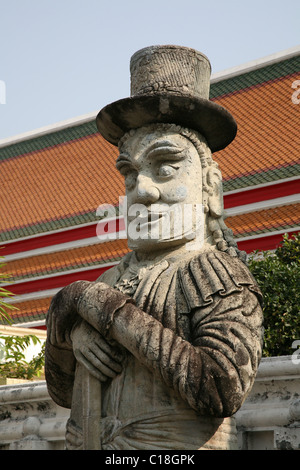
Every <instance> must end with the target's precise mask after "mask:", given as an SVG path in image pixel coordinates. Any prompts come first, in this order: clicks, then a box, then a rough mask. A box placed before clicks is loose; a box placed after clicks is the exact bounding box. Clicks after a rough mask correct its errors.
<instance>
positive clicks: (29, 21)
mask: <svg viewBox="0 0 300 470" xmlns="http://www.w3.org/2000/svg"><path fill="white" fill-rule="evenodd" d="M0 14H1V26H0V55H1V60H0V87H1V86H2V99H1V93H0V139H4V138H7V137H11V136H14V135H17V134H20V133H23V132H27V131H31V130H35V129H38V128H40V127H43V126H48V125H52V124H55V123H56V122H60V121H63V120H66V119H71V118H75V117H77V116H81V115H84V114H87V113H91V112H94V111H97V110H100V109H101V108H102V107H103V106H105V105H106V104H108V103H110V102H112V101H115V100H117V99H120V98H124V97H127V96H129V86H130V76H129V61H130V57H131V55H132V54H133V53H134V52H135V51H137V50H138V49H140V48H142V47H145V46H149V45H154V44H177V45H182V46H188V47H193V48H195V49H198V50H200V51H201V52H203V53H204V54H206V55H207V56H208V57H209V59H210V61H211V63H212V69H213V73H215V72H219V71H222V70H225V69H227V68H230V67H234V66H237V65H242V64H244V63H246V62H249V61H252V60H256V59H260V58H262V57H265V56H267V55H270V54H274V53H277V52H280V51H284V50H286V49H289V48H291V47H294V46H297V45H299V44H300V27H299V18H300V2H299V0H288V1H282V0H252V1H251V2H250V1H244V0H223V1H222V0H211V1H209V2H208V1H207V0H206V1H202V0H181V1H179V0H151V1H147V2H146V1H144V0H105V1H104V0H9V1H8V0H0ZM3 84H5V103H3V101H4V100H3V90H4V86H3ZM0 92H1V88H0Z"/></svg>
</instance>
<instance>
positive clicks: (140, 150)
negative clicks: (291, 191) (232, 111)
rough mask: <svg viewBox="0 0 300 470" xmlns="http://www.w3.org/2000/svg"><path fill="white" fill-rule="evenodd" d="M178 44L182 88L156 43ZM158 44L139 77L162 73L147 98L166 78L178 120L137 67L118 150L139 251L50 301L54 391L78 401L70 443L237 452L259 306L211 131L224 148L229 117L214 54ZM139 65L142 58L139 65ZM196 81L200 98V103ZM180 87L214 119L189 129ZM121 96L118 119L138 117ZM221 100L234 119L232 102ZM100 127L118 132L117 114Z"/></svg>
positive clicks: (193, 122)
mask: <svg viewBox="0 0 300 470" xmlns="http://www.w3.org/2000/svg"><path fill="white" fill-rule="evenodd" d="M170 49H171V52H172V54H171V55H172V60H171V62H170V63H172V67H173V68H172V74H171V75H172V76H171V78H170V77H169V79H168V80H171V81H172V87H171V88H172V89H171V90H169V91H168V92H166V91H165V88H166V82H165V81H163V84H162V85H161V80H160V79H161V69H160V67H157V64H156V61H157V60H158V59H157V57H158V56H157V54H166V53H167V54H168V60H169V61H170V55H169V54H170ZM147 54H148V55H147V57H146V59H145V52H144V53H143V54H140V55H139V59H138V60H139V61H141V60H142V61H145V60H146V62H143V63H144V65H145V67H146V68H147V67H148V68H149V67H150V68H151V74H150V73H149V77H150V78H149V77H148V75H147V74H146V72H145V70H144V72H143V73H142V74H141V76H142V75H145V85H147V86H148V85H149V83H150V82H151V90H148V91H147V95H146V96H147V97H148V98H149V96H150V95H151V97H153V96H155V97H156V98H157V97H158V96H160V98H161V95H160V92H161V90H160V88H161V87H163V88H164V99H167V100H168V103H169V104H170V106H169V104H168V106H167V107H166V108H164V109H165V116H167V117H168V119H173V121H171V124H169V123H162V121H161V120H160V119H158V118H157V117H156V119H155V120H154V122H153V123H151V124H148V117H149V115H148V117H147V112H148V111H149V110H148V111H147V109H146V107H145V101H144V99H141V100H140V98H142V97H143V96H145V89H143V91H142V92H141V87H142V78H141V77H139V78H136V83H135V84H134V89H135V92H136V93H137V96H138V97H139V101H138V102H139V109H137V108H136V107H132V106H131V104H130V103H132V102H131V101H127V108H128V112H130V113H131V115H133V114H134V115H135V119H137V118H138V119H139V122H140V125H139V126H137V127H138V128H136V129H133V128H132V129H130V130H129V131H128V132H127V133H124V132H122V138H121V139H119V141H118V145H119V150H120V155H119V157H118V160H117V168H118V170H119V171H120V172H121V174H122V175H123V176H124V179H125V186H126V197H127V214H128V226H127V233H128V244H129V247H130V248H131V249H132V252H131V253H129V254H128V255H127V256H126V257H125V258H124V259H123V260H122V261H121V262H120V264H119V266H116V267H114V268H113V269H111V270H109V271H107V272H106V273H104V274H103V275H102V276H101V277H100V278H99V279H98V280H97V281H96V282H93V283H90V282H86V281H79V282H76V283H74V284H71V285H70V286H67V287H65V288H64V289H62V291H61V292H59V293H58V294H57V295H56V296H55V297H54V298H53V300H52V303H51V307H50V310H49V314H48V318H47V328H48V339H47V347H46V379H47V384H48V389H49V393H50V395H51V397H52V398H53V400H55V402H56V403H58V404H59V405H61V406H66V407H70V408H71V415H70V419H69V421H68V425H67V448H69V449H79V448H83V449H85V448H97V447H100V445H101V447H102V449H107V450H113V449H175V450H176V449H180V450H185V449H186V450H187V449H235V448H237V439H236V429H235V423H234V420H233V419H232V418H231V416H233V415H234V414H235V413H236V412H237V410H238V409H239V408H240V407H241V405H242V403H243V402H244V400H245V399H246V397H247V395H248V394H249V392H250V390H251V387H252V385H253V383H254V379H255V375H256V371H257V368H258V365H259V361H260V357H261V348H262V310H261V305H260V304H261V294H260V291H259V289H258V287H257V285H256V283H255V280H254V279H253V278H252V276H251V274H250V272H249V271H248V268H247V267H246V265H245V263H244V261H245V255H244V254H243V253H241V252H240V251H239V250H238V249H237V246H236V244H235V242H234V240H233V238H232V233H231V231H230V230H228V229H227V227H226V225H225V222H224V218H223V196H222V177H221V173H220V170H219V168H218V165H217V164H216V163H215V162H214V160H213V158H212V152H211V148H214V145H212V143H211V142H207V140H210V139H211V136H212V134H211V131H212V130H213V132H214V135H215V137H214V139H216V135H218V136H219V139H221V141H222V142H223V144H224V145H225V142H226V138H225V137H224V127H223V126H220V125H219V124H218V120H216V121H215V122H212V121H211V118H212V116H213V113H212V111H211V110H212V107H211V104H210V102H208V100H207V93H206V92H205V93H206V94H205V93H204V91H203V90H205V89H206V90H207V86H208V85H209V83H207V82H208V75H207V70H206V69H207V59H205V60H204V59H203V56H202V55H201V54H199V55H197V54H195V53H194V54H192V56H193V60H194V59H195V61H196V62H195V63H194V62H193V64H190V62H189V61H190V60H191V50H190V49H186V50H185V48H179V49H176V48H175V47H171V48H170V46H167V48H166V49H165V50H164V48H159V51H158V50H157V49H155V54H153V50H152V52H151V51H150V53H149V51H147ZM178 54H179V55H178ZM182 54H183V55H185V60H187V61H188V66H187V68H186V70H188V69H189V67H191V69H194V67H195V64H196V68H197V67H199V69H197V70H198V71H197V73H196V74H195V76H194V77H191V76H190V75H191V74H192V72H191V71H189V73H188V75H189V77H190V79H191V81H190V82H188V81H187V86H186V87H182V83H181V82H180V83H179V78H176V77H179V76H181V75H180V74H179V75H178V74H177V75H176V73H175V74H174V72H175V71H176V67H177V72H179V71H180V70H181V69H180V67H181V65H182ZM178 58H180V60H178ZM199 58H200V60H199ZM135 60H137V57H136V58H135ZM201 63H202V65H203V64H204V66H205V68H206V69H205V71H204V73H203V74H202V75H201V73H199V70H201ZM141 68H143V67H142V65H141V63H140V66H139V67H136V66H134V67H133V74H134V73H137V72H136V70H139V71H140V70H141ZM155 75H156V77H155ZM203 77H206V78H203ZM155 78H157V80H158V81H157V83H158V86H157V87H156V86H154V85H153V83H156V81H155ZM153 80H154V81H153ZM197 80H198V82H197ZM203 80H204V81H206V83H203ZM133 82H134V80H133ZM176 83H177V85H178V88H177V90H175V91H174V87H175V88H176ZM190 83H193V86H192V88H190ZM195 87H198V89H197V90H198V92H199V93H200V94H202V96H203V98H201V106H200V104H199V99H200V98H199V93H198V94H197V93H196V92H195V90H194V92H193V89H194V88H195ZM146 88H147V87H146ZM183 88H184V89H183ZM137 89H139V91H140V92H141V93H139V92H138V91H137ZM178 96H179V97H180V98H184V100H183V101H184V102H185V103H187V102H188V103H189V106H190V107H191V109H192V108H193V107H195V106H196V104H197V103H198V104H197V106H196V107H197V113H198V114H197V113H196V114H197V116H198V115H199V112H200V109H201V112H202V115H203V116H207V120H206V121H205V119H203V120H202V123H201V125H202V128H201V129H202V130H203V133H199V126H198V124H199V121H197V119H196V115H195V114H194V113H191V114H190V115H189V124H190V126H189V128H187V127H183V126H182V124H183V122H185V121H184V120H182V119H179V114H178V110H177V114H176V113H174V112H173V111H170V112H169V111H168V110H169V109H171V108H172V106H171V103H172V104H173V105H174V103H176V106H177V104H178V103H179V101H178ZM146 101H147V100H146ZM183 101H182V103H183ZM136 102H137V101H136ZM136 102H135V103H136ZM165 103H166V102H165ZM198 105H199V106H198ZM122 106H123V108H122V109H123V115H121V117H120V119H121V118H122V116H123V119H125V120H126V119H127V120H128V114H126V111H125V108H124V103H123V105H122ZM117 108H118V106H117ZM118 109H119V108H118ZM119 111H120V109H119ZM215 111H216V113H217V114H219V116H223V117H222V119H223V118H224V112H223V111H222V110H220V109H217V110H216V109H215V108H214V112H215ZM100 114H101V113H100ZM150 114H151V111H150ZM181 114H182V115H185V108H184V106H183V107H182V108H181ZM143 116H146V117H145V119H143ZM176 116H177V117H176ZM177 118H178V119H177ZM99 119H100V121H101V116H100V117H99ZM99 119H98V124H99V122H100V121H99ZM224 119H225V121H226V122H227V124H228V123H230V122H232V121H231V118H230V117H228V116H227V117H226V118H224ZM163 122H164V121H163ZM165 122H168V121H165ZM102 125H104V126H105V125H107V128H108V129H111V125H112V121H110V122H108V121H105V122H104V121H102ZM225 127H226V126H225ZM109 132H110V131H109ZM226 132H227V133H228V132H229V131H228V129H227V131H226ZM229 134H230V132H229ZM232 138H233V134H232V133H231V134H230V139H232ZM224 139H225V140H224ZM219 142H220V141H219ZM227 142H228V141H227ZM218 145H220V143H218ZM86 371H88V375H87V376H86ZM91 377H93V379H91ZM90 379H91V381H90ZM93 381H94V382H95V383H94V385H93V384H92V382H93ZM99 384H102V386H101V387H100V386H99ZM95 390H97V392H96V393H95ZM97 397H98V400H97ZM100 405H101V407H100ZM100 408H101V409H100ZM84 410H85V411H84ZM93 410H94V411H93ZM95 416H101V419H100V418H99V419H93V417H95Z"/></svg>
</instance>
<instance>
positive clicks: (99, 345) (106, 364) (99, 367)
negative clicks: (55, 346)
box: [71, 321, 124, 382]
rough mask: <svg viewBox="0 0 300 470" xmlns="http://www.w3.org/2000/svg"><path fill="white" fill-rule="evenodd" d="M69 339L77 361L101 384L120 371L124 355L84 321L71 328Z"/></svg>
mask: <svg viewBox="0 0 300 470" xmlns="http://www.w3.org/2000/svg"><path fill="white" fill-rule="evenodd" d="M71 339H72V343H73V351H74V355H75V357H76V359H77V361H78V362H79V363H81V364H82V365H83V366H84V367H86V368H87V369H88V371H89V372H90V373H91V374H92V375H93V376H94V377H96V378H97V379H98V380H100V381H101V382H105V381H106V380H107V379H108V378H114V377H115V376H116V375H117V374H119V373H120V372H121V371H122V361H123V359H124V354H122V352H121V350H120V348H118V347H117V345H112V344H110V343H109V342H108V341H106V340H105V339H104V338H103V337H102V336H101V334H100V333H98V331H96V330H95V329H94V328H93V327H92V326H91V325H89V324H88V323H86V322H85V321H82V322H80V324H79V325H77V326H75V327H74V328H73V330H72V333H71Z"/></svg>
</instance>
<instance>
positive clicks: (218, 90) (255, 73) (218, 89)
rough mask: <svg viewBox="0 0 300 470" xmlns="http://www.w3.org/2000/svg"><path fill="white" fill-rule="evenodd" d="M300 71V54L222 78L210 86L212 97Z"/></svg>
mask: <svg viewBox="0 0 300 470" xmlns="http://www.w3.org/2000/svg"><path fill="white" fill-rule="evenodd" d="M299 71H300V55H298V56H295V57H292V58H290V59H286V60H283V61H280V62H277V63H274V64H271V65H267V66H265V67H261V68H258V69H256V70H252V71H250V72H247V71H246V72H245V73H243V74H239V75H237V76H235V77H231V78H228V79H227V80H226V78H224V79H221V80H220V81H218V82H215V83H212V84H211V86H210V99H212V100H213V99H215V98H218V97H220V96H222V95H228V94H230V93H234V92H236V91H240V90H243V89H245V88H250V87H252V86H256V85H261V84H262V83H265V82H268V81H271V80H276V79H278V78H281V77H285V76H288V75H292V74H294V73H297V72H299Z"/></svg>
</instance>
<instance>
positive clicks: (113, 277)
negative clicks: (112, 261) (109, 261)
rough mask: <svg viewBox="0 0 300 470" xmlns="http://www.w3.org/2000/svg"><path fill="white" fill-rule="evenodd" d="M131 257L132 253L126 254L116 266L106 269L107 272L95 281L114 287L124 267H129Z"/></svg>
mask: <svg viewBox="0 0 300 470" xmlns="http://www.w3.org/2000/svg"><path fill="white" fill-rule="evenodd" d="M131 257H132V252H130V253H127V254H126V255H125V256H124V257H123V258H122V259H121V261H120V262H119V263H118V264H116V265H115V266H113V267H112V268H109V269H107V271H105V272H104V273H103V274H101V276H99V278H98V279H97V281H99V282H105V283H106V284H108V285H109V286H114V285H115V284H116V282H117V281H118V280H119V278H120V277H121V275H122V274H123V272H124V271H125V269H126V267H127V266H128V265H129V262H130V259H131Z"/></svg>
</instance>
